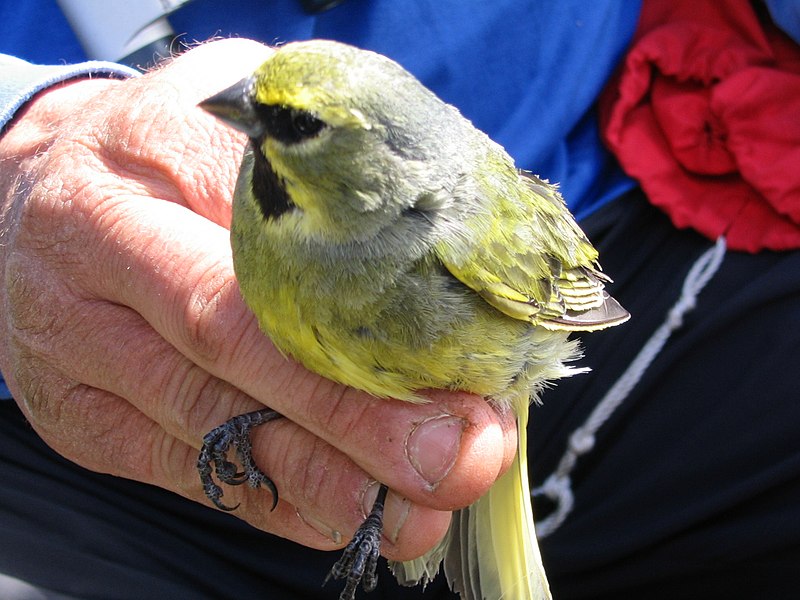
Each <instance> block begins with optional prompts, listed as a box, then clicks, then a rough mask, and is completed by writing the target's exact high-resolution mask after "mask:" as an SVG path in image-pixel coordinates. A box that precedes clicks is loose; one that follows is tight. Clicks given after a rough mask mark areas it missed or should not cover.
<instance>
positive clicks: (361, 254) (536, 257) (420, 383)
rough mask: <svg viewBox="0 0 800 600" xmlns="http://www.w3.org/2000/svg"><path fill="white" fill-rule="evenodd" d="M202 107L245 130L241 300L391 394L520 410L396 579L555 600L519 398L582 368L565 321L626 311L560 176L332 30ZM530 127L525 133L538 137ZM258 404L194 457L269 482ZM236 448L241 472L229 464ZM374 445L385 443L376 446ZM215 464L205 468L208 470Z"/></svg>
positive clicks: (277, 328) (330, 364)
mask: <svg viewBox="0 0 800 600" xmlns="http://www.w3.org/2000/svg"><path fill="white" fill-rule="evenodd" d="M201 106H202V107H203V108H205V109H206V110H208V111H209V112H211V113H212V114H214V115H216V116H217V117H219V118H220V119H222V120H223V121H225V122H227V123H228V124H230V125H232V126H233V127H235V128H237V129H239V130H241V131H243V132H245V133H246V134H247V135H248V136H249V137H250V144H249V148H248V151H247V153H246V155H245V159H244V162H243V164H242V168H241V173H240V176H239V181H238V184H237V188H236V192H235V197H234V203H233V223H232V227H231V243H232V246H233V258H234V267H235V272H236V277H237V279H238V282H239V286H240V288H241V292H242V295H243V297H244V299H245V301H246V302H247V304H248V305H249V307H250V308H251V309H252V310H253V312H254V313H255V315H256V317H257V319H258V322H259V323H260V325H261V327H262V328H263V330H264V331H265V332H266V333H267V335H269V337H270V338H271V339H272V341H273V343H274V344H275V345H276V346H277V347H278V348H280V349H281V350H282V351H284V352H285V353H287V354H289V355H291V356H293V357H294V358H296V359H297V360H299V361H300V362H302V363H303V364H304V365H305V366H306V367H307V368H309V369H311V370H313V371H316V372H317V373H319V374H321V375H323V376H325V377H328V378H330V379H333V380H335V381H338V382H340V383H343V384H346V385H349V386H353V387H355V388H359V389H361V390H365V391H367V392H369V393H370V394H373V395H375V396H379V397H383V398H398V399H401V400H406V401H409V402H421V401H423V399H422V398H421V397H420V396H419V395H417V391H418V390H420V389H424V388H446V389H451V390H467V391H470V392H475V393H477V394H480V395H482V396H485V397H486V398H487V400H488V401H489V402H493V403H495V404H497V405H500V406H502V407H511V408H513V410H514V411H515V413H516V415H517V426H518V431H519V448H518V452H517V456H516V459H515V461H514V464H513V465H512V467H511V469H510V470H509V471H507V472H506V473H505V475H503V476H502V477H500V478H499V479H498V480H497V482H496V483H495V484H494V485H493V486H492V487H491V489H490V490H489V491H488V492H487V493H486V494H485V495H484V496H483V497H482V498H480V499H479V500H478V501H477V502H476V503H475V504H473V505H471V506H468V507H466V508H464V509H462V510H459V511H456V512H455V513H454V514H453V518H452V522H451V525H450V528H449V531H448V533H447V535H446V536H445V538H444V539H443V540H442V542H441V543H440V544H439V545H438V546H437V547H435V548H434V549H433V550H432V551H430V552H429V553H428V554H426V555H425V556H423V557H421V558H419V559H417V560H414V561H409V562H403V563H394V564H392V570H393V572H394V574H395V576H396V577H397V578H398V580H399V581H400V582H401V583H404V584H409V585H411V584H414V583H417V582H423V583H424V582H426V581H428V580H429V579H431V578H432V577H434V576H435V575H436V573H437V572H438V570H439V566H440V564H441V563H442V562H443V563H444V572H445V575H446V576H447V579H448V581H449V583H450V585H451V587H452V588H453V589H454V590H456V591H458V592H460V594H461V596H462V597H463V598H464V599H465V600H484V599H487V600H499V599H501V598H502V599H504V600H527V599H534V598H536V599H538V598H548V597H549V595H550V592H549V587H548V584H547V580H546V578H545V574H544V571H543V569H542V564H541V559H540V557H539V550H538V546H537V543H536V535H535V532H534V524H533V517H532V511H531V504H530V496H529V485H528V473H527V453H526V435H525V431H526V424H527V421H528V407H529V404H530V402H531V400H532V399H535V398H536V397H537V395H538V393H539V391H540V390H541V388H542V387H543V384H544V383H545V382H547V381H548V380H552V379H555V378H558V377H563V376H565V375H569V374H571V373H574V372H575V371H576V369H573V368H570V367H569V366H567V364H566V363H568V362H570V361H571V360H573V359H575V358H576V357H577V355H578V352H579V350H578V348H577V346H576V342H574V341H570V340H568V335H569V332H570V331H579V330H580V331H585V330H594V329H601V328H604V327H609V326H611V325H616V324H618V323H622V322H623V321H625V320H627V319H628V316H629V315H628V313H627V312H626V311H625V310H624V309H623V308H622V307H621V306H620V305H619V304H618V303H617V302H616V301H615V300H614V299H613V298H611V297H610V296H609V295H608V293H607V292H606V291H605V290H604V284H605V283H606V282H608V281H609V280H608V278H607V277H606V276H605V275H603V274H602V272H601V271H600V267H599V265H598V263H597V251H596V250H595V249H594V247H593V246H592V244H591V243H590V242H589V240H588V239H587V238H586V236H585V235H584V234H583V232H582V231H581V230H580V229H579V228H578V226H577V225H576V223H575V221H574V219H573V217H572V216H571V215H570V213H569V211H568V210H567V208H566V206H565V204H564V202H563V200H562V198H561V196H560V195H559V193H558V192H557V190H556V188H555V187H554V186H552V185H549V184H548V183H547V182H545V181H542V180H540V179H538V178H536V177H534V176H532V175H528V174H524V173H522V172H520V171H519V170H518V169H517V168H515V166H514V163H513V161H512V159H511V158H510V157H509V156H508V154H507V153H506V152H505V151H504V150H503V149H502V148H501V147H500V146H498V145H497V144H495V143H494V142H492V141H491V140H490V139H489V138H488V137H487V136H486V135H485V134H483V133H482V132H480V131H478V130H477V129H475V127H473V125H472V124H471V123H470V122H469V121H468V120H467V119H465V118H464V117H463V116H461V114H460V113H459V112H458V110H456V109H455V108H454V107H452V106H450V105H448V104H445V103H444V102H442V101H441V100H440V99H439V98H437V97H436V96H435V95H434V94H433V93H432V92H430V91H429V90H428V89H426V88H425V87H424V86H423V85H422V84H421V83H420V82H419V81H418V80H417V79H415V78H414V77H413V76H412V75H411V74H409V73H408V72H407V71H405V70H404V69H403V68H402V67H400V66H399V65H398V64H397V63H395V62H393V61H391V60H389V59H388V58H386V57H384V56H381V55H379V54H375V53H372V52H368V51H365V50H360V49H357V48H354V47H352V46H348V45H345V44H341V43H337V42H331V41H321V40H315V41H309V42H299V43H292V44H287V45H285V46H283V47H281V48H280V49H278V50H277V51H276V52H275V53H274V54H273V55H272V56H271V57H270V58H269V59H268V60H267V61H266V62H265V63H264V64H263V65H262V66H261V67H260V68H259V69H258V70H257V71H256V72H255V73H254V74H253V75H252V76H251V77H248V78H246V79H244V80H243V81H241V82H239V83H237V84H236V85H234V86H232V87H231V88H228V89H227V90H224V91H223V92H221V93H219V94H217V95H216V96H213V97H212V98H209V99H208V100H206V101H204V102H203V103H202V104H201ZM532 135H533V134H532ZM274 416H276V414H275V413H272V412H270V411H267V410H264V411H259V412H257V413H249V414H247V415H242V416H241V417H238V418H235V419H233V420H232V421H229V422H228V423H226V424H224V425H222V426H221V427H219V428H217V429H216V430H214V431H213V432H211V433H210V434H209V435H208V436H206V440H205V445H204V447H203V449H202V451H201V456H200V460H199V463H198V468H199V470H200V472H201V479H202V481H203V484H204V487H205V491H206V493H207V495H208V496H209V497H210V498H211V499H212V500H213V501H214V502H215V503H216V504H217V505H218V506H220V507H223V508H226V507H225V506H224V505H223V504H222V502H221V501H220V497H221V496H222V489H221V487H220V486H218V485H217V484H216V483H214V482H213V481H212V477H211V474H212V471H215V472H216V474H217V476H218V477H219V479H220V480H221V481H222V482H223V483H232V484H238V483H242V482H244V481H248V482H249V483H250V484H251V485H254V486H257V485H259V484H264V485H266V486H267V487H269V489H270V490H271V491H272V492H273V496H275V494H276V490H275V487H274V486H273V485H272V482H271V481H270V480H269V478H268V477H267V476H266V475H265V474H263V473H261V471H259V470H258V468H257V467H256V466H255V465H254V464H253V461H252V457H251V456H250V455H249V440H248V439H247V437H248V434H249V430H250V428H251V427H253V426H255V425H258V424H260V423H261V422H263V421H265V420H268V419H270V418H273V417H274ZM231 445H234V446H236V447H237V451H238V453H239V456H240V458H241V459H242V462H243V463H244V467H245V472H244V473H237V472H236V468H235V467H234V466H233V464H232V463H231V462H229V461H228V460H227V459H226V453H227V450H228V449H229V447H230V446H231ZM376 451H380V449H379V448H376ZM212 465H214V468H212ZM385 493H386V488H385V486H382V489H381V493H380V494H379V497H378V501H377V502H376V506H375V509H374V510H373V513H372V515H371V516H370V518H368V519H367V521H365V523H364V525H363V526H362V527H361V528H360V529H359V531H358V532H357V534H356V536H355V537H354V539H353V541H351V543H350V545H349V546H348V548H347V549H346V550H345V552H344V555H343V557H342V559H341V560H340V561H339V562H338V563H337V564H336V565H334V568H333V569H332V571H331V574H332V576H333V577H336V578H345V579H346V580H347V583H346V587H345V589H344V591H343V592H342V595H341V598H342V599H350V598H352V597H353V596H354V594H355V591H356V588H357V586H358V585H359V584H360V583H363V585H364V587H365V589H367V590H369V589H371V588H374V586H375V581H376V575H375V561H376V560H377V553H378V552H379V543H380V537H381V531H380V527H381V523H380V518H381V515H382V510H383V499H384V498H385Z"/></svg>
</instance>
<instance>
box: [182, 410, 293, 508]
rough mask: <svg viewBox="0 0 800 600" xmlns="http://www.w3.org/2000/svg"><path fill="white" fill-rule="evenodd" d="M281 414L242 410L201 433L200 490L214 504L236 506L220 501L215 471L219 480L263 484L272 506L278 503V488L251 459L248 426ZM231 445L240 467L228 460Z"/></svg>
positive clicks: (255, 486)
mask: <svg viewBox="0 0 800 600" xmlns="http://www.w3.org/2000/svg"><path fill="white" fill-rule="evenodd" d="M281 416H282V415H281V414H280V413H277V412H275V411H274V410H269V409H262V410H257V411H254V412H249V413H245V414H243V415H239V416H236V417H233V418H232V419H230V420H228V421H226V422H225V423H223V424H222V425H220V426H219V427H215V428H214V429H212V430H211V431H209V432H208V433H207V434H206V435H205V437H203V447H202V448H201V449H200V456H198V457H197V471H198V473H199V474H200V481H201V482H202V483H203V491H204V492H205V494H206V496H207V497H208V499H209V500H211V501H212V502H213V503H214V504H215V505H216V506H217V508H220V509H222V510H228V511H230V510H235V509H236V508H237V506H238V504H237V505H236V506H227V505H225V504H223V502H222V500H221V498H222V495H223V491H222V487H221V486H219V485H217V484H216V483H215V482H214V479H213V477H212V474H213V473H216V475H217V479H218V480H219V482H220V483H223V484H228V485H241V484H243V483H247V485H249V486H250V487H251V488H253V489H255V488H258V487H260V486H262V485H263V486H264V487H265V488H267V489H268V490H269V491H270V493H271V494H272V509H273V510H274V509H275V507H276V506H277V505H278V489H277V488H276V487H275V484H274V483H273V482H272V480H271V479H270V478H269V477H267V475H265V474H264V473H263V472H262V471H261V469H259V468H258V466H256V463H255V460H253V448H252V444H251V442H250V430H251V429H253V427H257V426H259V425H263V424H264V423H267V422H268V421H272V420H273V419H277V418H279V417H281ZM231 446H233V447H234V448H235V449H236V456H237V457H238V459H239V462H240V463H241V466H242V470H241V471H239V470H238V469H237V468H236V465H235V464H234V463H232V462H231V461H229V460H228V451H229V450H230V448H231Z"/></svg>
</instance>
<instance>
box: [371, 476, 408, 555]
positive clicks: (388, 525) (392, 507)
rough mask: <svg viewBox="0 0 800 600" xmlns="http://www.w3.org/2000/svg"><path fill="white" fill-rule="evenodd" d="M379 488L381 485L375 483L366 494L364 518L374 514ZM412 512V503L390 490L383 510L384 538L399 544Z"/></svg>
mask: <svg viewBox="0 0 800 600" xmlns="http://www.w3.org/2000/svg"><path fill="white" fill-rule="evenodd" d="M379 487H380V484H379V483H378V482H377V481H375V482H373V483H371V484H370V486H369V487H368V488H367V489H366V491H365V492H364V501H363V508H364V518H366V517H367V515H369V513H370V512H372V506H373V505H374V504H375V498H377V497H378V488H379ZM410 511H411V502H409V501H408V500H407V499H406V498H403V497H402V496H398V495H397V494H395V493H394V492H393V491H392V490H389V493H388V494H387V495H386V503H385V504H384V510H383V536H384V537H385V538H386V539H387V540H389V541H390V542H392V543H393V544H394V543H396V542H397V538H398V536H399V535H400V530H401V529H402V528H403V525H404V524H405V522H406V519H407V518H408V513H409V512H410Z"/></svg>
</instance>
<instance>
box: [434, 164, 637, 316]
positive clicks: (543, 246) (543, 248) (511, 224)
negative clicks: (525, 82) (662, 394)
mask: <svg viewBox="0 0 800 600" xmlns="http://www.w3.org/2000/svg"><path fill="white" fill-rule="evenodd" d="M515 175H516V179H515V180H514V181H513V182H506V183H507V185H500V186H499V190H498V187H497V186H496V184H497V183H498V182H497V181H494V182H493V183H494V184H495V187H493V188H492V190H493V193H495V194H497V193H498V191H501V192H505V193H503V194H502V195H501V197H500V198H499V199H496V201H495V202H484V203H483V205H482V206H483V209H482V210H479V211H476V212H475V213H474V214H472V215H470V216H469V217H467V218H466V221H465V228H464V230H463V232H462V234H461V235H458V236H453V238H450V239H446V240H443V241H442V242H440V243H439V244H438V245H437V247H436V253H437V256H438V258H439V260H441V261H442V263H443V264H444V265H445V267H446V268H447V269H448V270H449V271H450V272H451V273H452V274H453V275H454V276H455V277H456V278H458V279H459V280H460V281H461V282H462V283H464V284H465V285H467V286H469V287H470V288H472V289H473V290H475V291H476V292H477V293H478V294H480V296H481V297H482V298H483V299H484V300H486V302H488V303H489V304H491V305H492V306H494V307H495V308H496V309H497V310H499V311H501V312H503V313H505V314H507V315H508V316H510V317H513V318H515V319H520V320H526V321H529V322H531V323H534V324H536V325H541V326H542V327H545V328H547V329H560V330H571V331H574V330H594V329H602V328H604V327H610V326H612V325H616V324H618V323H622V322H623V321H625V320H627V319H628V318H629V316H630V315H629V314H628V312H627V311H626V310H625V309H624V308H622V306H620V304H619V303H618V302H617V301H616V300H614V298H612V297H611V296H610V295H609V294H608V293H607V292H606V291H605V284H606V283H608V282H610V279H609V278H608V277H607V276H606V275H604V274H603V273H602V271H601V270H600V266H599V265H598V263H597V251H596V250H595V248H594V247H593V246H592V244H591V243H590V242H589V240H588V239H587V238H586V236H585V235H584V233H583V232H582V231H581V229H580V228H579V227H578V225H577V224H576V223H575V221H574V219H573V218H572V215H571V214H570V213H569V211H568V210H567V208H566V206H565V204H564V201H563V199H562V198H561V195H560V194H559V193H558V190H557V189H556V187H555V186H552V185H550V184H548V183H547V182H545V181H542V180H541V179H539V178H537V177H535V176H533V175H529V174H526V173H516V174H515ZM489 193H492V192H489Z"/></svg>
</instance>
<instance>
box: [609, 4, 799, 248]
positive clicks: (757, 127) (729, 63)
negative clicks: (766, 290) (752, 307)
mask: <svg viewBox="0 0 800 600" xmlns="http://www.w3.org/2000/svg"><path fill="white" fill-rule="evenodd" d="M600 105H601V127H602V130H603V135H604V138H605V141H606V143H607V144H608V145H609V147H610V148H611V149H612V151H614V152H615V153H616V155H617V158H618V159H619V161H620V163H621V164H622V166H623V168H624V169H625V170H626V172H627V173H628V174H629V175H631V176H632V177H634V178H636V179H637V180H639V182H640V183H641V185H642V188H643V189H644V191H645V192H646V193H647V195H648V197H649V198H650V200H651V201H652V202H653V203H654V204H655V205H657V206H659V207H660V208H662V209H663V210H664V211H666V212H667V214H668V215H669V216H670V218H671V219H672V221H673V223H674V224H675V225H676V226H677V227H681V228H683V227H693V228H694V229H696V230H697V231H699V232H700V233H702V234H704V235H706V236H708V237H710V238H712V239H715V238H717V237H718V236H720V235H725V236H726V238H727V244H728V247H729V248H733V249H739V250H746V251H748V252H757V251H759V250H762V249H771V250H785V249H789V248H797V247H800V47H799V46H798V45H797V44H796V43H794V42H793V41H792V40H791V39H790V38H788V37H787V36H785V35H784V34H783V33H782V32H781V31H780V30H778V29H777V28H776V27H775V26H774V25H772V23H771V22H770V21H769V20H768V18H766V16H765V15H759V14H757V13H756V12H755V11H754V10H753V8H752V6H751V4H750V3H748V2H741V0H719V1H715V2H697V1H696V0H672V1H671V2H660V1H652V0H651V1H645V2H644V5H643V8H642V14H641V17H640V21H639V26H638V29H637V33H636V36H635V38H634V41H633V45H632V48H631V50H630V51H629V53H628V55H627V57H626V59H625V61H624V63H623V64H622V66H621V71H620V73H619V74H618V75H617V77H616V78H615V79H613V80H612V81H611V83H610V84H609V86H608V87H607V88H606V90H605V92H604V93H603V95H602V97H601V103H600Z"/></svg>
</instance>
